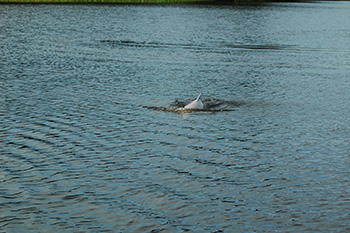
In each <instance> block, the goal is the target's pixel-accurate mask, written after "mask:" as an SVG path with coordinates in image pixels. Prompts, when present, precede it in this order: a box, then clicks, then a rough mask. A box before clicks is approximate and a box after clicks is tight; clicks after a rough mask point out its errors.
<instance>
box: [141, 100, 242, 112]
mask: <svg viewBox="0 0 350 233" xmlns="http://www.w3.org/2000/svg"><path fill="white" fill-rule="evenodd" d="M194 100H195V99H193V98H192V99H185V100H175V101H174V102H173V103H171V106H170V107H155V106H143V107H144V108H147V109H152V110H157V111H165V112H175V113H181V114H183V113H194V112H228V111H235V110H237V108H238V107H240V106H243V105H245V103H244V102H241V101H227V100H221V99H217V98H202V102H203V105H204V106H203V108H202V109H188V108H185V106H187V105H188V104H189V103H191V102H192V101H194Z"/></svg>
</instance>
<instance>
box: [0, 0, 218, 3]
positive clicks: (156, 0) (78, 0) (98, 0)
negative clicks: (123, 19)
mask: <svg viewBox="0 0 350 233" xmlns="http://www.w3.org/2000/svg"><path fill="white" fill-rule="evenodd" d="M209 1H211V0H0V3H76V4H78V3H80V4H85V3H96V4H97V3H130V4H131V3H134V4H138V3H148V4H156V3H168V4H169V3H173V4H175V3H200V2H209Z"/></svg>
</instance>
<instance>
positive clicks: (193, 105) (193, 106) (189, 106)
mask: <svg viewBox="0 0 350 233" xmlns="http://www.w3.org/2000/svg"><path fill="white" fill-rule="evenodd" d="M201 95H202V94H199V96H198V97H197V99H195V100H194V101H192V102H191V103H189V104H187V105H186V106H185V107H184V109H203V108H204V104H203V102H202V100H201Z"/></svg>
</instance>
